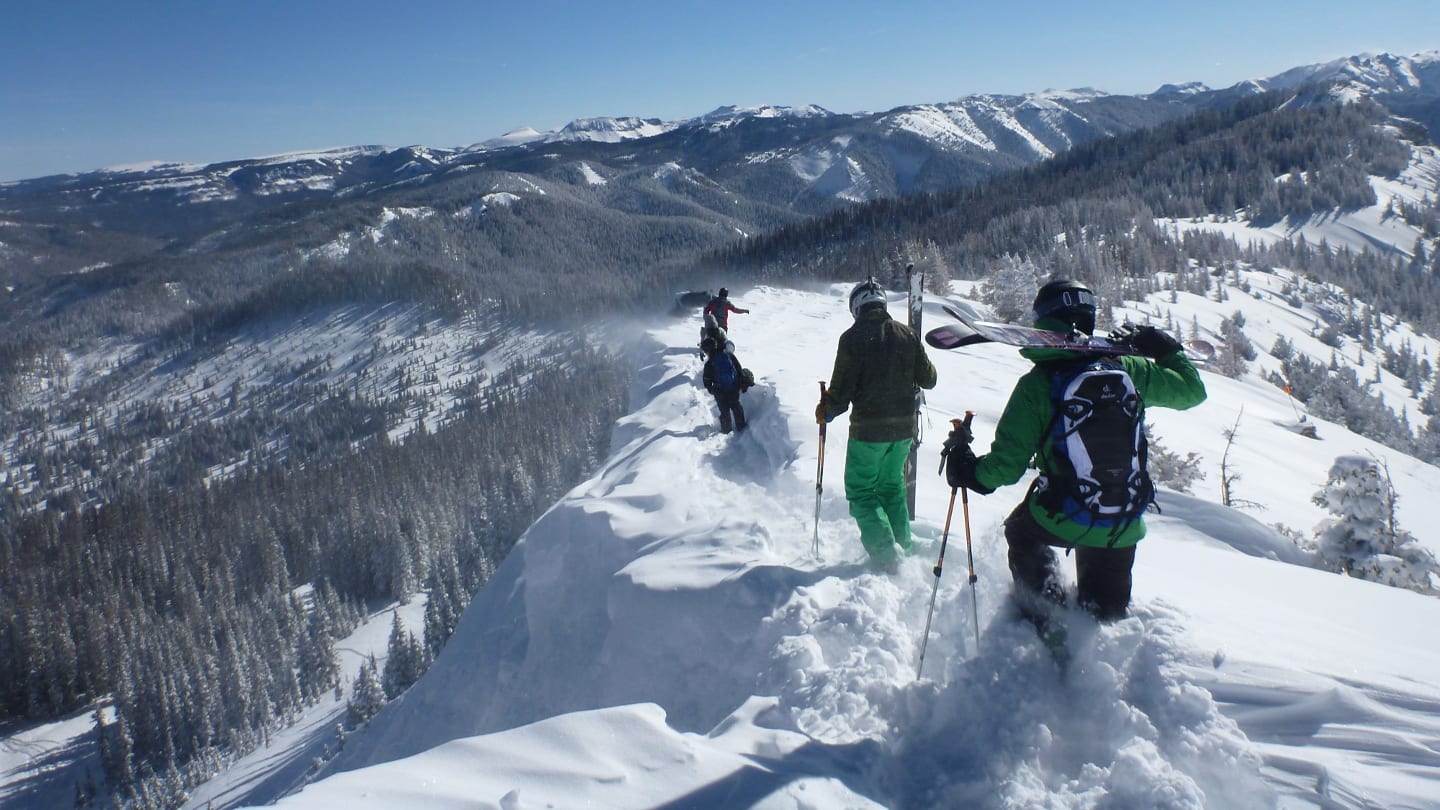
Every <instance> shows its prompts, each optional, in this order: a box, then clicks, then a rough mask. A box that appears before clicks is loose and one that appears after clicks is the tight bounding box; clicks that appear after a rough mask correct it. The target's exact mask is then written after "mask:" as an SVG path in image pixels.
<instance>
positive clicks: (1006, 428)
mask: <svg viewBox="0 0 1440 810" xmlns="http://www.w3.org/2000/svg"><path fill="white" fill-rule="evenodd" d="M1033 320H1034V324H1035V326H1037V327H1039V328H1041V329H1049V330H1052V331H1059V332H1067V333H1068V332H1071V331H1072V330H1075V331H1079V332H1082V333H1084V334H1086V335H1089V334H1092V333H1093V332H1094V330H1095V295H1094V293H1092V292H1091V291H1090V290H1089V289H1088V288H1086V287H1085V285H1083V284H1080V283H1079V282H1075V281H1068V280H1063V279H1061V280H1055V281H1051V282H1050V283H1048V284H1046V285H1045V286H1044V287H1042V288H1041V289H1040V291H1039V293H1038V294H1037V295H1036V296H1035V304H1034V314H1033ZM1129 339H1130V342H1131V345H1132V346H1133V347H1134V348H1135V350H1136V351H1137V352H1138V354H1139V355H1140V356H1123V357H1117V358H1114V359H1115V360H1117V361H1118V362H1119V363H1120V364H1121V366H1122V367H1123V369H1124V371H1125V373H1127V374H1128V375H1129V377H1130V379H1131V381H1132V382H1133V384H1134V387H1135V391H1136V393H1137V394H1139V399H1140V401H1139V403H1138V407H1139V414H1138V419H1139V420H1140V421H1139V424H1140V425H1143V424H1144V407H1145V406H1147V405H1148V406H1159V407H1164V408H1174V409H1176V410H1185V409H1187V408H1192V407H1194V406H1196V405H1198V404H1200V403H1201V402H1204V401H1205V384H1204V383H1203V382H1201V380H1200V373H1199V372H1198V371H1196V370H1195V366H1193V365H1192V364H1191V363H1190V360H1189V359H1188V358H1187V357H1186V356H1185V351H1184V348H1183V347H1182V346H1181V344H1180V342H1179V341H1178V340H1176V339H1175V338H1173V337H1171V336H1170V335H1167V334H1166V333H1164V332H1162V331H1160V330H1159V329H1156V328H1154V327H1152V326H1141V327H1138V328H1135V329H1134V330H1133V331H1132V332H1131V334H1130V336H1129ZM1020 354H1021V355H1022V356H1023V357H1025V358H1026V359H1029V360H1031V361H1033V362H1034V363H1035V367H1034V368H1032V369H1031V370H1030V371H1028V372H1026V373H1025V374H1024V375H1023V376H1022V377H1021V378H1020V380H1019V381H1018V382H1017V383H1016V385H1015V389H1014V391H1013V392H1012V393H1011V394H1010V400H1009V402H1008V403H1006V405H1005V410H1004V412H1003V413H1002V414H1001V416H1000V421H999V422H998V423H997V424H996V425H995V440H994V442H993V443H992V444H991V445H990V452H989V453H986V454H985V455H983V456H980V457H978V458H977V457H976V456H975V454H974V452H973V451H972V450H971V449H970V446H969V442H970V436H969V435H968V429H963V428H962V429H960V430H957V433H961V434H962V435H959V436H957V434H956V433H952V434H951V435H952V438H955V439H956V440H957V446H956V448H955V450H954V451H953V452H950V453H949V454H948V456H947V459H946V477H947V480H948V482H949V484H950V486H952V487H965V488H966V489H969V490H970V491H972V492H976V493H979V494H981V495H988V494H990V493H991V492H994V491H995V489H996V488H997V487H1003V486H1007V485H1009V484H1013V483H1015V482H1016V481H1019V480H1020V478H1021V477H1022V476H1023V475H1024V474H1025V472H1026V470H1027V469H1028V468H1029V466H1030V464H1031V459H1032V458H1033V459H1034V460H1035V462H1036V466H1037V467H1038V468H1039V471H1040V476H1039V478H1038V479H1037V480H1036V481H1035V483H1034V484H1033V485H1032V486H1031V487H1030V489H1029V490H1028V491H1027V492H1026V493H1025V498H1024V500H1022V501H1021V502H1020V505H1019V506H1017V507H1016V508H1015V510H1014V511H1013V512H1011V513H1010V516H1009V517H1008V518H1006V519H1005V540H1006V543H1007V544H1008V545H1009V562H1010V574H1011V577H1012V579H1013V580H1014V585H1015V591H1014V597H1015V602H1016V605H1017V607H1018V608H1019V609H1020V612H1021V614H1022V615H1024V616H1025V618H1027V619H1029V620H1030V621H1031V622H1032V623H1034V624H1035V626H1036V628H1037V629H1038V630H1039V631H1040V633H1041V635H1042V636H1045V637H1046V638H1047V641H1048V640H1049V635H1048V634H1049V633H1051V632H1052V630H1051V619H1052V618H1053V617H1054V615H1055V606H1057V605H1058V606H1063V605H1064V604H1065V592H1064V587H1063V586H1062V585H1061V583H1060V579H1059V572H1058V570H1057V569H1056V565H1057V556H1056V554H1055V551H1054V549H1053V548H1052V547H1062V548H1065V549H1066V550H1067V552H1068V550H1070V549H1072V548H1073V549H1074V551H1075V569H1076V579H1077V581H1078V590H1079V593H1078V600H1079V603H1080V605H1081V606H1082V607H1083V608H1085V609H1087V610H1088V611H1090V612H1091V613H1092V614H1093V615H1094V616H1095V617H1096V618H1098V619H1100V620H1102V621H1113V620H1115V619H1119V618H1122V617H1123V616H1124V615H1125V612H1126V609H1127V608H1128V607H1129V604H1130V586H1131V567H1132V566H1133V565H1134V563H1135V544H1136V543H1138V542H1140V539H1141V538H1143V537H1144V536H1145V520H1144V518H1143V517H1142V516H1141V515H1140V514H1139V513H1137V514H1136V515H1135V516H1134V517H1133V518H1130V519H1126V520H1124V521H1116V522H1114V523H1113V524H1112V525H1108V526H1105V527H1103V528H1101V527H1097V526H1096V525H1086V522H1085V520H1084V519H1080V518H1079V516H1078V515H1077V514H1076V513H1074V512H1072V513H1069V514H1067V513H1065V512H1064V510H1059V509H1056V508H1055V507H1054V498H1053V497H1047V496H1046V494H1045V493H1046V492H1047V491H1049V492H1050V493H1051V495H1052V496H1053V495H1054V493H1057V492H1064V491H1065V488H1066V484H1067V481H1066V480H1065V478H1064V476H1065V474H1066V473H1065V472H1064V470H1062V469H1059V468H1057V464H1056V462H1055V458H1056V454H1055V450H1054V446H1053V441H1052V438H1051V433H1052V431H1051V428H1052V425H1054V424H1055V421H1054V420H1055V419H1056V413H1055V404H1054V402H1053V400H1052V393H1051V380H1052V377H1053V376H1054V375H1056V374H1058V373H1061V370H1062V369H1064V368H1066V367H1070V368H1074V367H1075V364H1076V363H1077V362H1082V361H1084V360H1086V359H1090V358H1093V357H1094V356H1093V355H1087V354H1085V353H1083V352H1076V351H1073V350H1065V349H1021V350H1020ZM1133 455H1134V454H1127V457H1130V456H1133ZM1146 483H1147V485H1148V478H1147V481H1146ZM1151 497H1153V490H1147V493H1146V502H1147V503H1148V500H1149V499H1150V498H1151ZM1144 505H1145V504H1141V505H1140V510H1141V511H1143V508H1144ZM1087 519H1088V518H1087Z"/></svg>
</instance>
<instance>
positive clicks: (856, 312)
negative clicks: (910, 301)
mask: <svg viewBox="0 0 1440 810" xmlns="http://www.w3.org/2000/svg"><path fill="white" fill-rule="evenodd" d="M876 304H878V305H879V306H882V307H883V306H885V288H884V287H881V286H880V282H878V281H876V280H875V277H874V276H871V277H870V278H867V279H865V280H864V281H862V282H860V283H859V284H856V285H855V286H854V287H851V288H850V316H851V317H852V318H857V319H858V318H859V317H860V313H861V312H862V311H863V310H865V309H867V308H869V307H871V306H873V305H876Z"/></svg>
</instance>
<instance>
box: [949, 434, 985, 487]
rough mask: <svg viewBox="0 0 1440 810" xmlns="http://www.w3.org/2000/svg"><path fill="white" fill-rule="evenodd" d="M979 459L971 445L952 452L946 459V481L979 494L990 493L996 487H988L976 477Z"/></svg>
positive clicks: (952, 485) (953, 485)
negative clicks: (976, 466)
mask: <svg viewBox="0 0 1440 810" xmlns="http://www.w3.org/2000/svg"><path fill="white" fill-rule="evenodd" d="M978 462H979V459H977V458H976V457H975V451H974V450H971V449H970V445H968V444H967V445H965V446H963V447H961V448H960V449H959V450H956V451H954V452H952V453H951V454H950V455H949V456H947V457H946V459H945V482H946V483H948V484H949V485H950V486H951V487H964V488H965V489H968V490H970V491H971V492H974V493H976V494H977V495H989V494H990V493H992V492H994V491H995V488H994V487H987V486H985V485H984V484H982V483H980V481H979V479H977V478H976V477H975V465H976V464H977V463H978Z"/></svg>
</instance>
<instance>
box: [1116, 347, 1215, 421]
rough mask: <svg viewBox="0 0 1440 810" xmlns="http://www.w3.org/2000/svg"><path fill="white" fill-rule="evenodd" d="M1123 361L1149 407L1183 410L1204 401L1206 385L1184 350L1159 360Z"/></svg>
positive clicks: (1136, 388) (1136, 359) (1134, 358)
mask: <svg viewBox="0 0 1440 810" xmlns="http://www.w3.org/2000/svg"><path fill="white" fill-rule="evenodd" d="M1121 362H1123V363H1124V365H1125V371H1126V372H1127V373H1129V375H1130V379H1132V380H1134V381H1135V390H1136V391H1139V392H1140V398H1141V399H1143V400H1145V407H1147V408H1151V407H1159V408H1173V409H1175V410H1177V411H1183V410H1186V409H1189V408H1193V407H1195V406H1196V405H1199V404H1200V403H1202V402H1204V401H1205V396H1206V394H1205V383H1204V381H1202V380H1201V379H1200V372H1199V371H1198V370H1197V369H1196V368H1195V366H1194V364H1192V363H1191V362H1190V358H1188V357H1186V356H1185V352H1183V351H1176V352H1171V353H1170V354H1167V355H1165V356H1164V357H1161V358H1159V359H1157V360H1147V359H1145V358H1143V357H1126V358H1124V359H1123V360H1122V361H1121Z"/></svg>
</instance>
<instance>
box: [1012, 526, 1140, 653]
mask: <svg viewBox="0 0 1440 810" xmlns="http://www.w3.org/2000/svg"><path fill="white" fill-rule="evenodd" d="M1005 542H1006V543H1007V544H1008V545H1009V547H1010V576H1011V578H1012V579H1013V580H1014V581H1015V602H1016V605H1017V606H1018V607H1019V608H1020V612H1021V614H1022V615H1024V616H1025V618H1026V619H1029V620H1030V621H1031V622H1033V623H1034V624H1035V625H1036V627H1041V628H1042V629H1043V626H1044V624H1045V623H1046V621H1047V620H1048V616H1049V612H1050V610H1051V607H1050V605H1058V606H1062V607H1063V606H1064V604H1065V587H1064V585H1063V584H1062V580H1061V579H1060V572H1059V570H1058V568H1057V566H1058V565H1059V560H1058V555H1056V553H1055V549H1054V548H1052V546H1058V547H1060V548H1073V549H1074V551H1075V579H1076V582H1077V584H1078V586H1079V593H1078V601H1079V603H1080V607H1082V608H1084V609H1085V610H1087V611H1089V612H1090V613H1091V614H1093V615H1094V616H1095V618H1096V619H1099V620H1100V621H1102V622H1110V621H1115V620H1116V619H1121V618H1124V617H1125V611H1126V609H1127V608H1129V606H1130V585H1131V575H1130V570H1131V568H1132V567H1133V566H1134V565H1135V547H1134V546H1129V547H1126V548H1096V547H1093V546H1071V544H1069V543H1067V542H1065V541H1064V540H1061V539H1060V538H1058V537H1056V536H1055V535H1053V534H1051V533H1049V532H1047V531H1045V530H1044V529H1043V528H1041V526H1040V524H1039V523H1036V522H1035V518H1034V517H1032V516H1031V514H1030V504H1029V501H1021V502H1020V505H1019V506H1017V507H1015V510H1014V511H1013V512H1011V513H1010V516H1009V517H1007V518H1006V519H1005ZM1047 603H1048V604H1047Z"/></svg>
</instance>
